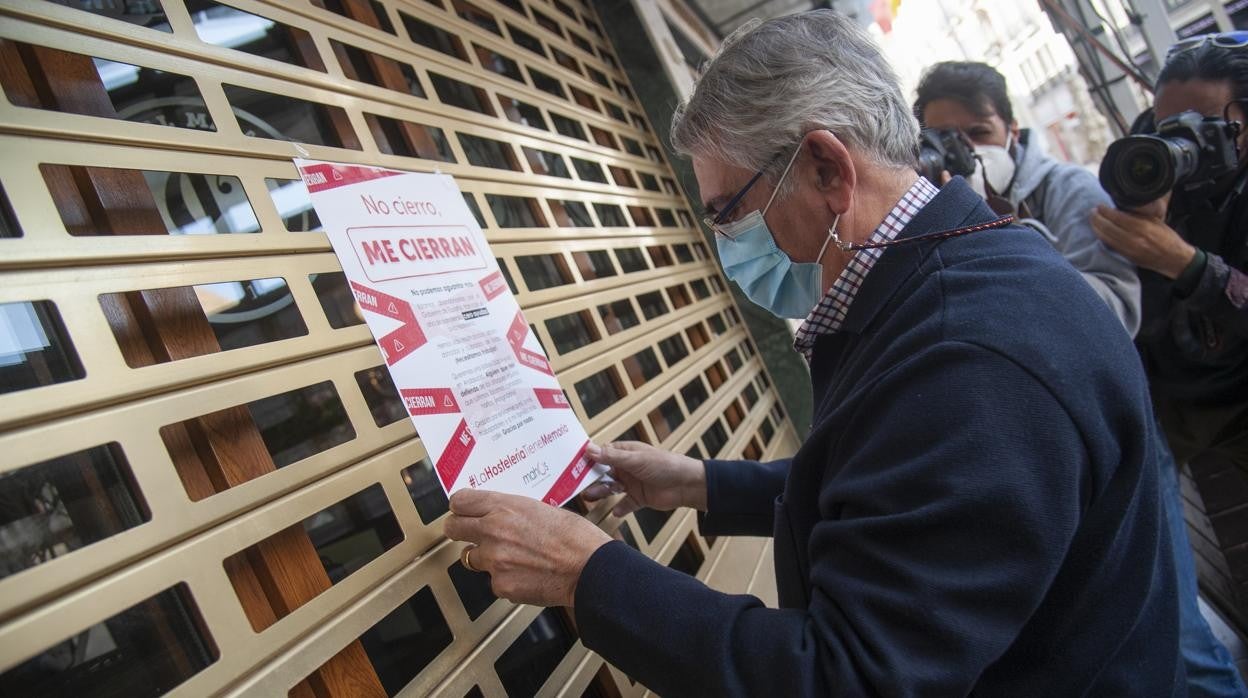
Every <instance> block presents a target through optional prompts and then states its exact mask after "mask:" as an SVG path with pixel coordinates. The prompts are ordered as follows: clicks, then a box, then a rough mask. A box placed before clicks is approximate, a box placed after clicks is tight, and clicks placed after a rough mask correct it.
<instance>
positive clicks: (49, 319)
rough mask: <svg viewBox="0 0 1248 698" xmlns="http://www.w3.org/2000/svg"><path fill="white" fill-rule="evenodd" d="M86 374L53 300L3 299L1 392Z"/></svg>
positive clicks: (0, 325)
mask: <svg viewBox="0 0 1248 698" xmlns="http://www.w3.org/2000/svg"><path fill="white" fill-rule="evenodd" d="M85 375H86V373H85V372H84V371H83V370H82V364H81V363H79V361H78V354H77V352H75V351H74V345H73V344H72V343H71V342H70V340H69V333H67V332H66V331H65V326H64V325H63V324H61V314H60V313H59V312H57V310H56V306H55V305H54V304H53V303H52V302H51V301H30V302H21V303H0V394H4V393H12V392H17V391H19V390H28V389H30V388H38V387H41V386H45V385H52V384H54V383H64V382H66V381H72V380H78V379H79V378H82V377H83V376H85Z"/></svg>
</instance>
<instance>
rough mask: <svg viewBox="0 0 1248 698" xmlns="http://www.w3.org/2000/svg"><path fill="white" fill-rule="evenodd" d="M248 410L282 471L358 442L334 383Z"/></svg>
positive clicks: (275, 397)
mask: <svg viewBox="0 0 1248 698" xmlns="http://www.w3.org/2000/svg"><path fill="white" fill-rule="evenodd" d="M247 409H248V410H249V411H250V412H251V416H252V419H254V420H255V422H256V427H258V428H259V429H260V436H261V437H262V438H263V439H264V445H265V446H266V447H268V450H269V453H270V454H271V455H272V456H273V463H274V465H276V466H277V467H279V468H281V467H283V466H286V465H290V464H291V463H295V462H297V461H301V460H303V459H304V458H308V457H310V456H313V455H315V454H317V453H320V452H321V451H325V450H328V449H330V448H333V447H334V446H337V445H338V444H341V443H346V442H347V441H350V440H351V439H354V438H355V429H354V428H353V427H352V426H351V420H350V419H348V418H347V411H346V410H345V409H344V408H343V406H342V400H340V399H339V398H338V391H337V390H335V389H334V384H333V382H331V381H324V382H322V383H317V384H315V385H309V386H307V387H306V388H298V389H296V390H291V391H289V392H285V393H281V394H278V395H272V396H270V397H266V398H261V399H259V400H256V401H254V402H250V403H247Z"/></svg>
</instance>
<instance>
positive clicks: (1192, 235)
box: [1136, 172, 1248, 416]
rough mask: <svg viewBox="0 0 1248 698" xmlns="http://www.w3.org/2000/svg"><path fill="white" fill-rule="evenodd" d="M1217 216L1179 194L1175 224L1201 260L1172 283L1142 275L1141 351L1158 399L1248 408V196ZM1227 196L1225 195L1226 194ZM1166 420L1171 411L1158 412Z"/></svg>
mask: <svg viewBox="0 0 1248 698" xmlns="http://www.w3.org/2000/svg"><path fill="white" fill-rule="evenodd" d="M1244 177H1248V172H1245V173H1243V174H1241V177H1240V180H1241V183H1240V185H1239V186H1240V191H1239V192H1238V194H1236V193H1235V192H1232V194H1231V195H1232V196H1234V197H1235V200H1234V201H1233V203H1232V204H1231V205H1230V206H1227V207H1226V210H1225V211H1223V212H1222V213H1218V212H1217V211H1215V210H1214V208H1213V206H1212V204H1210V201H1211V200H1213V201H1217V200H1218V199H1220V198H1222V197H1213V198H1212V199H1210V198H1206V199H1204V200H1202V201H1199V202H1196V203H1188V202H1186V201H1184V200H1183V199H1182V198H1181V197H1180V196H1178V195H1176V197H1175V199H1174V201H1172V203H1171V205H1170V214H1169V217H1168V221H1167V222H1168V223H1169V224H1170V226H1171V227H1172V228H1174V229H1175V231H1177V232H1178V233H1179V234H1180V235H1181V236H1183V239H1185V240H1187V241H1188V242H1189V243H1191V244H1192V245H1193V246H1195V247H1196V248H1197V249H1198V250H1200V251H1199V252H1197V256H1196V259H1195V260H1193V263H1192V264H1191V265H1189V266H1188V268H1187V269H1186V270H1185V271H1184V272H1183V274H1181V275H1180V276H1179V278H1178V279H1176V280H1174V281H1171V280H1169V279H1167V278H1165V277H1163V276H1162V275H1160V274H1157V273H1155V272H1151V271H1143V270H1142V271H1141V272H1140V282H1141V286H1142V291H1143V302H1144V324H1143V325H1142V326H1141V329H1140V333H1139V336H1138V337H1137V341H1136V344H1137V346H1138V348H1139V350H1140V355H1141V356H1142V358H1143V360H1144V366H1145V369H1146V370H1147V372H1148V375H1149V379H1150V383H1151V386H1152V391H1153V396H1154V400H1155V401H1157V402H1159V403H1163V402H1164V403H1172V404H1173V403H1178V404H1180V405H1188V406H1193V407H1197V408H1216V409H1223V408H1233V407H1235V406H1236V405H1240V406H1248V195H1246V194H1245V192H1244V191H1243V190H1242V186H1243V185H1242V181H1243V178H1244ZM1223 196H1226V195H1223ZM1159 412H1161V413H1162V414H1163V416H1164V412H1165V410H1159Z"/></svg>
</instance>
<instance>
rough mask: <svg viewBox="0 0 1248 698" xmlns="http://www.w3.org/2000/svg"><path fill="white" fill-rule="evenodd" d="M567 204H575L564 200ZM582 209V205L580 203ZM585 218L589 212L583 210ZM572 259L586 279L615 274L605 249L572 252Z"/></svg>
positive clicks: (590, 279)
mask: <svg viewBox="0 0 1248 698" xmlns="http://www.w3.org/2000/svg"><path fill="white" fill-rule="evenodd" d="M564 203H567V204H577V203H579V202H576V201H566V202H564ZM580 208H581V210H582V211H584V210H585V207H584V205H581V207H580ZM584 215H585V218H586V219H588V218H589V213H588V212H585V214H584ZM572 259H574V260H576V267H577V269H580V270H581V278H583V279H585V280H586V281H593V280H594V279H605V278H607V277H608V276H615V265H613V264H612V263H611V255H610V254H609V253H608V252H607V251H606V250H589V251H588V252H573V253H572Z"/></svg>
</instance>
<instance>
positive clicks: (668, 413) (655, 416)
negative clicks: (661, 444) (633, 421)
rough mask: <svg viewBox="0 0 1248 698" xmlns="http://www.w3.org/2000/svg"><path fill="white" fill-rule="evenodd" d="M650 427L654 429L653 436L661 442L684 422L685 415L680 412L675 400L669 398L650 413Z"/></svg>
mask: <svg viewBox="0 0 1248 698" xmlns="http://www.w3.org/2000/svg"><path fill="white" fill-rule="evenodd" d="M649 417H650V426H651V428H653V429H654V435H655V436H656V437H657V438H658V439H659V441H662V440H663V439H666V438H667V437H668V436H671V434H672V432H673V431H676V427H678V426H680V425H681V423H683V422H684V421H685V413H684V412H681V411H680V405H679V404H678V403H677V402H676V398H674V397H670V398H668V399H666V400H664V401H663V402H662V403H660V404H659V406H658V407H656V408H654V409H653V410H651V411H650V414H649Z"/></svg>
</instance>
